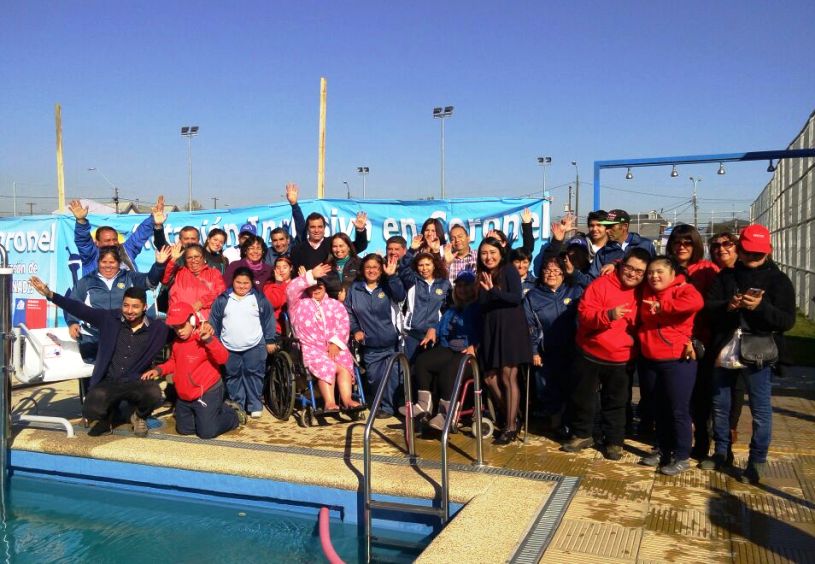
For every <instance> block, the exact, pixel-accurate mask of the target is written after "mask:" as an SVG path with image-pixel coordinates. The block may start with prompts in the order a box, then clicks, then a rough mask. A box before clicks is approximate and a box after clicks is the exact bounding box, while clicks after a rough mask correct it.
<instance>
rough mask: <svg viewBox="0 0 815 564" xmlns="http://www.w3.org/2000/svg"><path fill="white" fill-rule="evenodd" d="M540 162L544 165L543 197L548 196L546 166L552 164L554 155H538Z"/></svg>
mask: <svg viewBox="0 0 815 564" xmlns="http://www.w3.org/2000/svg"><path fill="white" fill-rule="evenodd" d="M538 164H539V165H540V166H542V167H543V194H541V197H542V198H546V167H547V166H549V165H550V164H552V157H538Z"/></svg>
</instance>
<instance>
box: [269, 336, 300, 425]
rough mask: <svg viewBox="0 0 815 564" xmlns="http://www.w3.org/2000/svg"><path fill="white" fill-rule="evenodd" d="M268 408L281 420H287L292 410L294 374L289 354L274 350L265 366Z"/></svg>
mask: <svg viewBox="0 0 815 564" xmlns="http://www.w3.org/2000/svg"><path fill="white" fill-rule="evenodd" d="M266 371H267V375H268V378H267V388H266V390H267V397H268V403H269V410H270V411H271V412H272V415H274V416H275V417H277V418H278V419H280V420H281V421H287V420H288V419H289V417H290V416H291V414H292V411H294V396H295V374H294V363H292V360H291V356H290V355H289V353H287V352H285V351H278V352H276V353H275V354H274V355H273V356H272V358H271V359H269V364H268V366H267V368H266Z"/></svg>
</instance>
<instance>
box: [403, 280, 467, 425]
mask: <svg viewBox="0 0 815 564" xmlns="http://www.w3.org/2000/svg"><path fill="white" fill-rule="evenodd" d="M477 298H478V285H477V284H476V281H475V274H473V273H472V272H470V271H466V270H465V271H464V272H461V273H460V274H459V275H458V276H456V283H455V286H454V287H453V307H451V308H449V309H447V311H445V312H444V315H443V316H442V318H441V320H439V322H438V323H437V324H436V326H435V327H432V328H430V329H428V331H427V337H426V340H427V341H428V343H429V344H430V345H432V344H433V343H438V345H439V346H437V347H433V348H432V349H429V350H427V351H425V352H422V353H420V354H419V356H418V358H417V359H416V365H415V371H416V382H417V385H418V388H419V390H418V398H419V399H418V401H417V402H416V403H415V404H413V410H412V411H413V416H414V417H427V416H430V415H432V413H433V401H432V399H431V398H432V395H433V393H434V392H435V393H438V394H439V396H438V397H439V411H438V413H437V414H436V416H435V417H433V418H432V419H431V420H430V422H429V423H428V424H429V425H430V426H431V427H433V428H434V429H438V430H439V431H441V430H442V429H443V428H444V418H445V416H446V415H447V412H448V411H449V409H450V401H451V399H452V398H451V397H450V396H451V395H452V393H453V383H454V381H455V378H456V372H457V371H458V366H459V361H460V359H461V355H463V354H471V355H473V356H475V354H476V352H475V349H476V347H477V346H478V343H479V341H480V339H481V309H480V308H479V306H478V303H476V299H477ZM467 370H468V371H469V370H470V369H469V367H468V368H467ZM399 413H401V414H402V415H406V414H407V410H406V409H405V408H404V407H400V408H399Z"/></svg>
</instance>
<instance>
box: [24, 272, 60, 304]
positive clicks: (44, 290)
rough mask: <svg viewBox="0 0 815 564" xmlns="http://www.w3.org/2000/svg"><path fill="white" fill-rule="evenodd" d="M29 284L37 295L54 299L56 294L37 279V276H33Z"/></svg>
mask: <svg viewBox="0 0 815 564" xmlns="http://www.w3.org/2000/svg"><path fill="white" fill-rule="evenodd" d="M28 283H29V284H31V287H32V288H34V289H35V290H36V291H37V293H38V294H39V295H41V296H44V297H46V298H48V299H49V300H50V299H51V298H52V297H54V292H52V291H51V289H50V288H49V287H48V284H46V283H45V282H43V281H42V280H40V279H39V278H37V277H36V276H32V277H31V278H29V279H28Z"/></svg>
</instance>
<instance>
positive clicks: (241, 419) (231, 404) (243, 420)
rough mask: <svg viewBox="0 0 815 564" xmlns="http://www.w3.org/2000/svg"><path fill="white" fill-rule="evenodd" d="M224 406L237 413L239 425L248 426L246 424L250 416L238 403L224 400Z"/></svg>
mask: <svg viewBox="0 0 815 564" xmlns="http://www.w3.org/2000/svg"><path fill="white" fill-rule="evenodd" d="M224 405H225V406H226V407H228V408H230V409H232V410H233V411H234V412H235V415H237V416H238V424H240V425H246V422H247V421H248V420H249V416H248V415H247V414H246V412H245V411H244V410H243V408H242V407H241V406H240V405H238V403H237V402H234V401H232V400H224Z"/></svg>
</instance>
